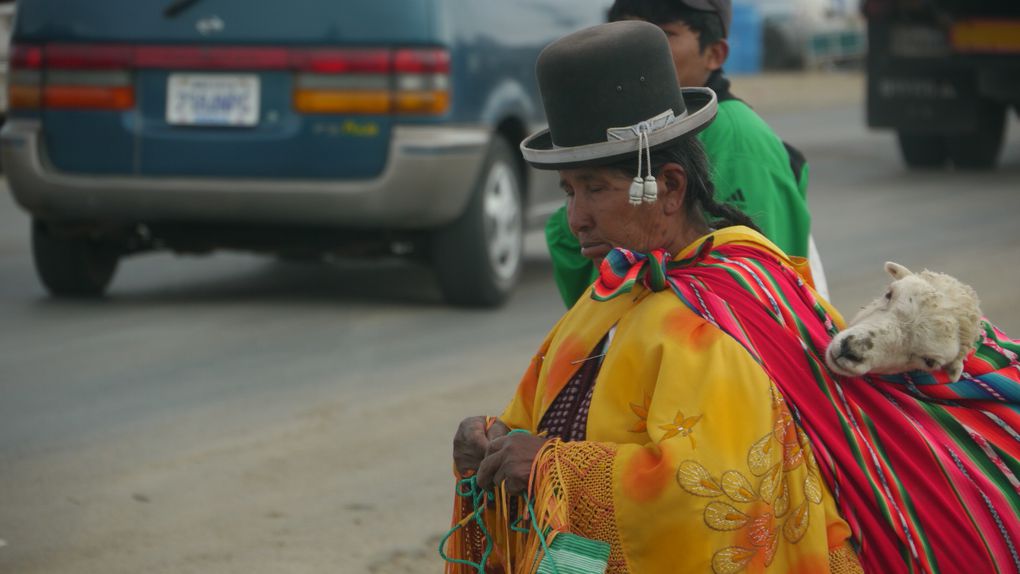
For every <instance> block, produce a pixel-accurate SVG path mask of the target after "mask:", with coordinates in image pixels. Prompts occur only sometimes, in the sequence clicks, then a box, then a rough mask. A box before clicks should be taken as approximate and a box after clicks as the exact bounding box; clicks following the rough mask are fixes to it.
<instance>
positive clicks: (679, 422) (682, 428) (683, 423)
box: [659, 411, 701, 448]
mask: <svg viewBox="0 0 1020 574" xmlns="http://www.w3.org/2000/svg"><path fill="white" fill-rule="evenodd" d="M700 420H701V415H696V416H693V417H685V416H684V413H683V411H677V412H676V416H675V417H674V418H673V422H671V423H668V424H664V425H659V428H660V429H662V430H664V431H666V434H664V435H663V436H662V440H668V439H671V438H673V437H675V436H677V435H680V436H683V437H687V438H689V439H691V448H697V444H696V443H695V442H694V435H693V434H691V433H693V432H694V425H696V424H698V421H700Z"/></svg>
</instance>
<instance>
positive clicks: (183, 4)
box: [163, 0, 198, 18]
mask: <svg viewBox="0 0 1020 574" xmlns="http://www.w3.org/2000/svg"><path fill="white" fill-rule="evenodd" d="M197 2H198V0H174V1H173V2H171V3H170V4H169V5H167V7H166V8H163V16H164V17H166V18H173V17H174V16H176V15H178V14H180V13H181V12H184V11H185V10H187V9H188V8H190V7H191V5H192V4H195V3H197Z"/></svg>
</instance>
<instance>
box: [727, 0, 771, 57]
mask: <svg viewBox="0 0 1020 574" xmlns="http://www.w3.org/2000/svg"><path fill="white" fill-rule="evenodd" d="M761 30H762V19H761V13H760V12H758V8H757V7H756V6H754V5H753V4H746V3H743V2H734V3H733V21H732V23H731V24H730V34H729V38H728V40H729V43H730V56H729V58H727V60H726V66H725V67H724V69H725V70H726V72H727V73H730V74H756V73H758V72H761V49H762V38H761Z"/></svg>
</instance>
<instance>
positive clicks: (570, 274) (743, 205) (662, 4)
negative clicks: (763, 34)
mask: <svg viewBox="0 0 1020 574" xmlns="http://www.w3.org/2000/svg"><path fill="white" fill-rule="evenodd" d="M731 14H732V10H731V5H730V0H616V2H615V3H614V4H613V6H612V7H611V8H610V9H609V20H610V21H617V20H633V19H637V20H646V21H648V22H651V23H653V24H656V25H657V26H659V27H660V28H662V30H663V31H664V32H665V33H666V36H667V38H668V39H669V43H670V48H671V49H672V51H673V62H674V63H675V65H676V70H677V78H678V79H679V80H680V85H681V86H683V87H694V86H707V87H709V88H712V90H714V91H715V93H716V95H717V97H718V99H719V108H718V110H719V111H718V114H717V115H716V118H715V121H713V122H712V123H711V124H710V125H709V126H708V127H707V128H706V129H705V130H704V131H702V132H701V133H700V134H699V135H698V139H700V140H701V143H702V145H704V147H705V152H706V153H707V155H708V158H709V161H710V162H711V165H712V181H713V183H714V184H715V198H716V200H717V201H719V202H721V203H727V204H729V205H732V206H734V207H736V208H738V209H740V210H741V211H743V212H744V213H746V214H747V215H749V216H751V219H752V220H754V222H755V224H757V225H758V227H759V228H761V231H762V233H764V234H765V236H766V237H768V238H769V239H771V240H772V242H773V243H775V244H776V245H778V246H779V248H780V249H782V250H783V251H785V252H786V253H787V254H789V255H796V256H801V257H807V256H808V241H809V238H808V235H809V233H810V229H811V215H810V213H809V212H808V208H807V196H806V190H807V165H806V164H805V162H804V157H803V156H802V155H801V154H800V153H799V152H798V151H797V150H796V149H794V148H792V147H790V146H787V145H786V144H784V143H783V141H782V140H781V139H779V137H778V136H777V135H776V134H775V133H774V132H773V131H772V129H771V128H770V127H769V126H768V124H766V123H765V122H764V121H763V120H762V119H761V118H760V117H759V116H758V114H756V113H755V112H754V111H753V110H752V109H751V108H750V107H748V106H747V104H745V103H744V102H742V101H740V100H739V99H737V98H735V97H734V96H733V94H732V93H730V82H729V80H727V79H726V77H725V76H724V75H723V71H722V66H723V64H724V63H725V62H726V57H727V56H728V55H729V45H728V44H727V42H726V36H727V33H728V28H729V24H730V17H731ZM545 235H546V242H547V243H548V245H549V252H550V254H551V255H552V261H553V272H554V276H555V279H556V286H557V287H558V288H559V291H560V295H561V296H562V297H563V301H564V303H566V305H567V307H571V306H573V304H574V303H575V302H576V301H577V299H578V298H579V297H580V296H581V295H582V294H584V292H585V290H586V289H587V288H588V287H589V286H590V285H591V283H592V282H593V281H594V280H595V273H596V270H595V267H594V265H593V264H592V263H591V261H590V260H588V259H586V258H585V257H584V256H582V255H581V246H580V244H579V243H578V241H577V238H576V237H575V236H574V234H573V233H572V232H571V231H570V226H569V223H568V217H567V210H566V206H564V207H562V208H560V209H559V211H557V212H556V213H555V214H553V216H552V217H551V218H550V219H549V221H548V223H547V224H546V228H545Z"/></svg>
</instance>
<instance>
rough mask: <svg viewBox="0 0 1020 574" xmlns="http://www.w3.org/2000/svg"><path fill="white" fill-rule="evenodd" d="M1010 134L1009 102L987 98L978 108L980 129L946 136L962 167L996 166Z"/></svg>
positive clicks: (949, 147) (951, 153) (949, 146)
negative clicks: (1007, 135) (1008, 125)
mask: <svg viewBox="0 0 1020 574" xmlns="http://www.w3.org/2000/svg"><path fill="white" fill-rule="evenodd" d="M1005 134H1006V106H1005V105H1004V104H1000V103H998V102H992V101H983V102H981V104H980V108H979V109H978V121H977V129H976V130H974V131H971V132H965V133H962V134H953V135H950V136H948V138H947V140H946V148H947V150H948V152H949V159H951V160H952V162H953V165H955V166H956V167H958V168H960V169H992V168H994V167H995V164H996V163H998V161H999V152H1001V151H1002V143H1003V140H1004V139H1005Z"/></svg>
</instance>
